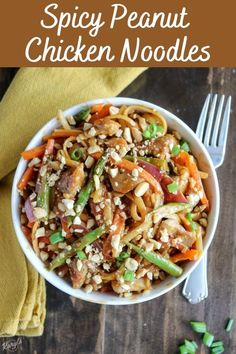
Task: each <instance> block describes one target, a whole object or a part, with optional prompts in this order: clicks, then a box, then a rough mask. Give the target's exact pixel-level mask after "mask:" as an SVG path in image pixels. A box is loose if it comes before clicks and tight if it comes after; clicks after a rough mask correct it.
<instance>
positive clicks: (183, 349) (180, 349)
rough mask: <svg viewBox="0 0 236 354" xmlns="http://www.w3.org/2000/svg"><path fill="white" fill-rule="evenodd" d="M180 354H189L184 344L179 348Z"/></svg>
mask: <svg viewBox="0 0 236 354" xmlns="http://www.w3.org/2000/svg"><path fill="white" fill-rule="evenodd" d="M179 353H180V354H189V353H188V350H187V348H186V346H185V345H184V344H182V345H180V346H179Z"/></svg>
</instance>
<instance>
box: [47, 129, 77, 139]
mask: <svg viewBox="0 0 236 354" xmlns="http://www.w3.org/2000/svg"><path fill="white" fill-rule="evenodd" d="M79 133H80V131H79V130H76V129H71V130H65V129H57V130H54V132H53V133H52V134H50V135H45V136H44V137H43V141H47V140H49V139H59V138H69V137H70V136H77V135H78V134H79Z"/></svg>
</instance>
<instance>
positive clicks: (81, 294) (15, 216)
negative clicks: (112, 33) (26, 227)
mask: <svg viewBox="0 0 236 354" xmlns="http://www.w3.org/2000/svg"><path fill="white" fill-rule="evenodd" d="M109 102H110V103H112V104H114V105H122V104H127V105H134V104H135V105H144V106H146V107H149V108H153V109H155V110H157V111H158V112H160V113H161V114H163V115H164V117H167V119H168V120H171V121H173V122H176V123H177V125H180V126H181V127H182V128H183V129H184V130H185V131H186V132H187V133H188V135H190V136H191V139H192V140H193V141H194V142H195V143H196V144H197V145H198V147H199V148H200V150H201V152H203V154H204V157H205V159H206V161H207V163H208V165H209V168H210V171H211V176H212V180H213V187H214V193H215V194H214V198H215V205H214V219H213V221H212V226H211V230H210V232H209V233H207V239H206V240H205V244H204V249H203V254H202V256H201V257H200V258H199V259H198V260H197V261H195V262H190V264H191V266H189V269H188V270H187V271H184V272H183V274H182V275H181V276H180V277H179V278H172V277H169V276H168V279H170V280H173V282H171V281H170V284H169V285H168V284H167V286H166V287H165V288H164V289H162V290H159V291H158V287H159V285H157V286H156V287H155V288H153V289H152V290H151V291H150V292H148V293H145V294H139V295H135V296H133V297H131V298H120V297H119V296H117V295H113V296H111V298H109V300H105V299H104V300H103V299H102V297H104V294H101V293H99V292H92V293H89V294H88V293H86V292H85V291H83V290H81V289H73V288H72V286H71V285H69V287H68V284H67V283H66V282H65V281H64V280H63V279H61V278H60V277H59V276H58V275H56V274H55V273H54V272H53V273H51V272H49V271H48V270H47V269H46V268H45V266H44V265H43V262H42V261H41V260H40V259H39V257H38V256H37V255H36V253H35V252H34V251H33V249H32V247H31V245H30V243H29V242H28V240H27V239H26V237H25V235H24V234H23V232H22V230H21V225H20V218H19V208H18V200H19V193H18V191H17V182H18V179H19V177H20V176H21V174H22V172H23V171H24V169H25V167H26V165H27V161H25V160H23V158H22V157H21V158H20V160H19V162H18V165H17V168H16V171H15V175H14V180H13V184H12V194H11V211H12V222H13V226H14V230H15V233H16V237H17V239H18V242H19V243H20V246H21V248H22V250H23V252H24V254H25V256H26V258H27V259H28V260H29V261H30V263H31V264H32V266H33V267H34V268H35V269H36V271H37V272H39V273H40V274H41V275H42V277H43V278H44V279H46V280H47V281H48V282H49V283H51V284H52V285H54V286H55V287H56V288H58V289H60V290H61V291H63V292H65V293H67V294H68V295H71V296H74V297H76V298H79V299H82V300H85V301H88V302H92V303H98V304H106V305H131V304H137V303H142V302H145V301H148V300H151V299H154V298H157V297H159V296H161V295H164V294H165V293H167V292H169V291H170V290H172V289H173V288H175V287H177V286H178V285H179V284H180V283H181V282H183V281H184V279H186V278H187V277H188V276H189V275H190V274H191V272H192V271H193V270H194V269H195V268H196V267H197V265H198V264H199V262H200V261H201V259H202V257H203V256H204V255H205V253H206V252H207V250H208V248H209V246H210V244H211V242H212V240H213V238H214V234H215V231H216V227H217V223H218V218H219V209H220V192H219V184H218V178H217V175H216V171H215V168H214V165H213V162H212V160H211V158H210V156H209V154H208V152H207V150H206V148H205V147H204V145H203V144H202V142H201V141H200V140H199V139H198V137H197V136H196V134H195V133H194V132H193V130H192V129H191V128H190V127H189V126H188V125H187V124H186V123H185V122H184V121H182V120H181V119H180V118H178V117H177V116H176V115H175V114H173V113H171V112H169V111H168V110H166V109H164V108H162V107H161V106H159V105H157V104H154V103H151V102H147V101H144V100H140V99H136V98H128V97H108V98H99V99H94V100H89V101H85V102H81V103H79V104H76V105H73V106H71V107H69V108H67V109H66V110H64V114H65V115H68V114H71V113H70V111H76V110H77V111H79V110H80V109H81V108H83V107H85V106H92V105H94V104H99V103H109ZM56 122H57V120H56V118H52V119H50V120H49V121H48V122H47V123H46V124H44V125H43V126H42V128H41V129H39V130H38V131H37V133H36V134H35V135H34V136H33V137H32V139H31V140H30V142H29V143H28V145H27V147H26V148H25V149H26V150H27V149H30V148H32V147H34V146H37V144H38V143H35V141H37V140H38V139H39V138H41V137H42V136H43V135H45V131H46V133H48V132H49V131H50V130H52V127H51V125H52V124H55V125H57V123H56ZM58 126H59V124H58ZM190 144H191V142H190ZM53 275H54V276H53ZM98 294H99V295H98ZM101 295H102V296H101Z"/></svg>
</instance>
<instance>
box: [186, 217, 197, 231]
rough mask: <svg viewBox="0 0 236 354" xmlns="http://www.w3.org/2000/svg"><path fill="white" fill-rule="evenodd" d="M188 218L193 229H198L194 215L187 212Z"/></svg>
mask: <svg viewBox="0 0 236 354" xmlns="http://www.w3.org/2000/svg"><path fill="white" fill-rule="evenodd" d="M186 219H187V220H188V221H189V223H190V226H191V229H192V231H194V230H196V227H197V225H196V223H195V222H194V221H193V216H192V214H191V213H188V214H186Z"/></svg>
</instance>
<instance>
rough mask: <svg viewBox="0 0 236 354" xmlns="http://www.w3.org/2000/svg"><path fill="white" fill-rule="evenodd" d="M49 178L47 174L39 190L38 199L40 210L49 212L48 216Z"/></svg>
mask: <svg viewBox="0 0 236 354" xmlns="http://www.w3.org/2000/svg"><path fill="white" fill-rule="evenodd" d="M47 177H48V174H47V173H45V175H44V176H43V178H42V181H41V186H40V190H39V193H38V197H37V206H38V207H40V208H43V209H44V210H45V211H46V212H47V215H48V213H49V200H50V187H49V185H48V183H47Z"/></svg>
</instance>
